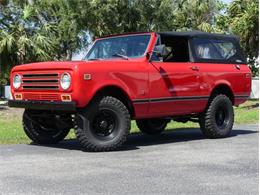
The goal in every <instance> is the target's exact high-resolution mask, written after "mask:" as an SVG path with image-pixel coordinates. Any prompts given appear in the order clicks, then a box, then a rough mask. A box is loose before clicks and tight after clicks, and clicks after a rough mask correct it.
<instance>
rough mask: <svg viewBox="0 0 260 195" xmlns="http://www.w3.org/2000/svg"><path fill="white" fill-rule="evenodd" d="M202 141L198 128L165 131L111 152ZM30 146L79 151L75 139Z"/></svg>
mask: <svg viewBox="0 0 260 195" xmlns="http://www.w3.org/2000/svg"><path fill="white" fill-rule="evenodd" d="M252 133H258V131H252V130H242V129H235V130H233V131H232V133H231V136H230V137H235V136H237V135H246V134H252ZM230 137H229V138H230ZM202 139H207V138H205V137H204V136H203V134H202V133H201V131H200V129H199V128H180V129H172V130H167V131H165V132H164V133H162V134H161V135H156V136H149V135H143V134H141V133H134V134H131V135H129V137H128V140H127V142H126V143H125V144H124V146H123V147H121V148H120V149H118V150H116V151H112V152H117V151H131V150H138V149H140V147H142V146H150V145H162V144H169V143H179V142H190V141H195V140H202ZM225 139H228V138H225ZM30 145H34V146H44V147H51V148H60V149H67V150H81V147H80V144H79V143H78V141H77V140H76V139H68V140H64V141H62V142H60V143H58V144H52V145H37V144H34V143H31V144H30Z"/></svg>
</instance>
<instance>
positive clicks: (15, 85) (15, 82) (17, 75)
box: [12, 74, 23, 89]
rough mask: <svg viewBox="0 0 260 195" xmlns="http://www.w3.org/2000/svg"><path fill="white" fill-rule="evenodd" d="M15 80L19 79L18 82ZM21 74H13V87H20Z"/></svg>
mask: <svg viewBox="0 0 260 195" xmlns="http://www.w3.org/2000/svg"><path fill="white" fill-rule="evenodd" d="M17 77H18V78H19V80H17V79H16V78H17ZM17 81H19V82H17ZM22 82H23V81H22V76H21V75H20V74H15V75H14V77H13V83H12V84H13V87H14V88H15V89H19V88H20V87H21V85H22Z"/></svg>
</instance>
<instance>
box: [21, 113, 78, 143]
mask: <svg viewBox="0 0 260 195" xmlns="http://www.w3.org/2000/svg"><path fill="white" fill-rule="evenodd" d="M72 126H73V124H72V119H71V116H70V115H67V114H65V115H57V114H53V113H49V112H42V111H34V110H25V111H24V114H23V128H24V132H25V134H26V135H27V136H28V137H29V138H30V139H31V140H32V141H33V142H35V143H38V144H55V143H57V142H59V141H61V140H63V139H64V138H65V137H66V136H67V135H68V133H69V131H70V129H71V127H72Z"/></svg>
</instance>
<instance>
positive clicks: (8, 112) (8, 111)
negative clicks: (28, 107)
mask: <svg viewBox="0 0 260 195" xmlns="http://www.w3.org/2000/svg"><path fill="white" fill-rule="evenodd" d="M23 111H24V109H22V108H9V107H8V106H0V119H4V120H14V119H21V118H22V115H23Z"/></svg>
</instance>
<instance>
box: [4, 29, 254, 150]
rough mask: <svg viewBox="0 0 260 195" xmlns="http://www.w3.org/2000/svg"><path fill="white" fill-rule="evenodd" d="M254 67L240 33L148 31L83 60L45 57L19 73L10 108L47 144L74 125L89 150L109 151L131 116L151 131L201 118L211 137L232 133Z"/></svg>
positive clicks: (114, 39)
mask: <svg viewBox="0 0 260 195" xmlns="http://www.w3.org/2000/svg"><path fill="white" fill-rule="evenodd" d="M251 76H252V75H251V72H250V69H249V67H248V66H247V65H246V61H245V58H244V57H243V55H242V52H241V48H240V46H239V39H238V38H237V37H236V36H231V35H220V34H210V33H203V32H148V33H134V34H124V35H115V36H109V37H105V38H99V39H97V40H95V42H94V44H93V46H92V47H91V49H90V50H89V52H88V53H87V55H86V57H85V58H84V59H83V60H81V61H68V62H58V61H54V62H41V63H32V64H26V65H20V66H16V67H14V68H13V69H12V72H11V83H12V96H13V100H10V101H9V106H10V107H18V108H25V111H24V115H23V127H24V131H25V133H26V134H27V135H28V137H29V138H30V139H31V140H33V141H34V142H36V143H39V144H53V143H56V142H59V141H61V140H63V139H64V138H65V137H66V135H67V134H68V132H69V131H70V129H71V128H74V129H75V133H76V136H77V138H78V141H79V142H80V144H81V146H82V148H83V150H87V151H108V150H114V149H117V148H118V147H120V146H121V145H122V144H123V143H124V142H125V141H126V138H127V135H128V134H129V131H130V128H131V120H136V122H137V126H138V127H139V129H140V130H141V131H142V132H143V133H145V134H150V135H156V134H159V133H161V132H162V131H163V130H164V129H165V127H166V125H167V123H169V122H170V121H171V120H175V121H181V122H186V121H189V120H192V121H198V123H199V124H200V127H201V130H202V133H203V134H204V135H205V136H206V137H209V138H221V137H227V136H228V135H229V134H230V132H231V130H232V126H233V123H234V111H233V106H237V105H239V104H241V103H243V102H245V101H246V100H247V98H248V97H249V95H250V90H251Z"/></svg>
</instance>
